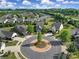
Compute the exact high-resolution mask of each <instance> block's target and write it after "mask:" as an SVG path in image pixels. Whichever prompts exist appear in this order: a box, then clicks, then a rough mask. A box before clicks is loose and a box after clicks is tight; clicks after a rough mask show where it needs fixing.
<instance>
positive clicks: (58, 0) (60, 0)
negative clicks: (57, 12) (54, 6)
mask: <svg viewBox="0 0 79 59" xmlns="http://www.w3.org/2000/svg"><path fill="white" fill-rule="evenodd" d="M56 1H57V2H62V1H64V0H56Z"/></svg>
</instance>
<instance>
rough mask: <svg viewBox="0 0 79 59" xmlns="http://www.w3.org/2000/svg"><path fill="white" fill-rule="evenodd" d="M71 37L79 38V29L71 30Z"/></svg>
mask: <svg viewBox="0 0 79 59" xmlns="http://www.w3.org/2000/svg"><path fill="white" fill-rule="evenodd" d="M71 35H72V37H73V38H74V39H77V38H79V28H75V29H72V30H71Z"/></svg>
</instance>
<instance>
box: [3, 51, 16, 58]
mask: <svg viewBox="0 0 79 59" xmlns="http://www.w3.org/2000/svg"><path fill="white" fill-rule="evenodd" d="M2 58H3V59H16V56H15V54H14V53H13V52H11V53H10V54H8V55H4V56H3V57H2Z"/></svg>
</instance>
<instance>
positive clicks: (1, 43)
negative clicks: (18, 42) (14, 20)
mask: <svg viewBox="0 0 79 59" xmlns="http://www.w3.org/2000/svg"><path fill="white" fill-rule="evenodd" d="M5 47H6V45H5V43H3V42H0V52H2V51H3V50H4V49H5Z"/></svg>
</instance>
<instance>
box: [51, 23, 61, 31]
mask: <svg viewBox="0 0 79 59" xmlns="http://www.w3.org/2000/svg"><path fill="white" fill-rule="evenodd" d="M60 26H61V23H60V22H55V23H54V24H53V26H52V28H51V30H52V31H58V30H59V28H60Z"/></svg>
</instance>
